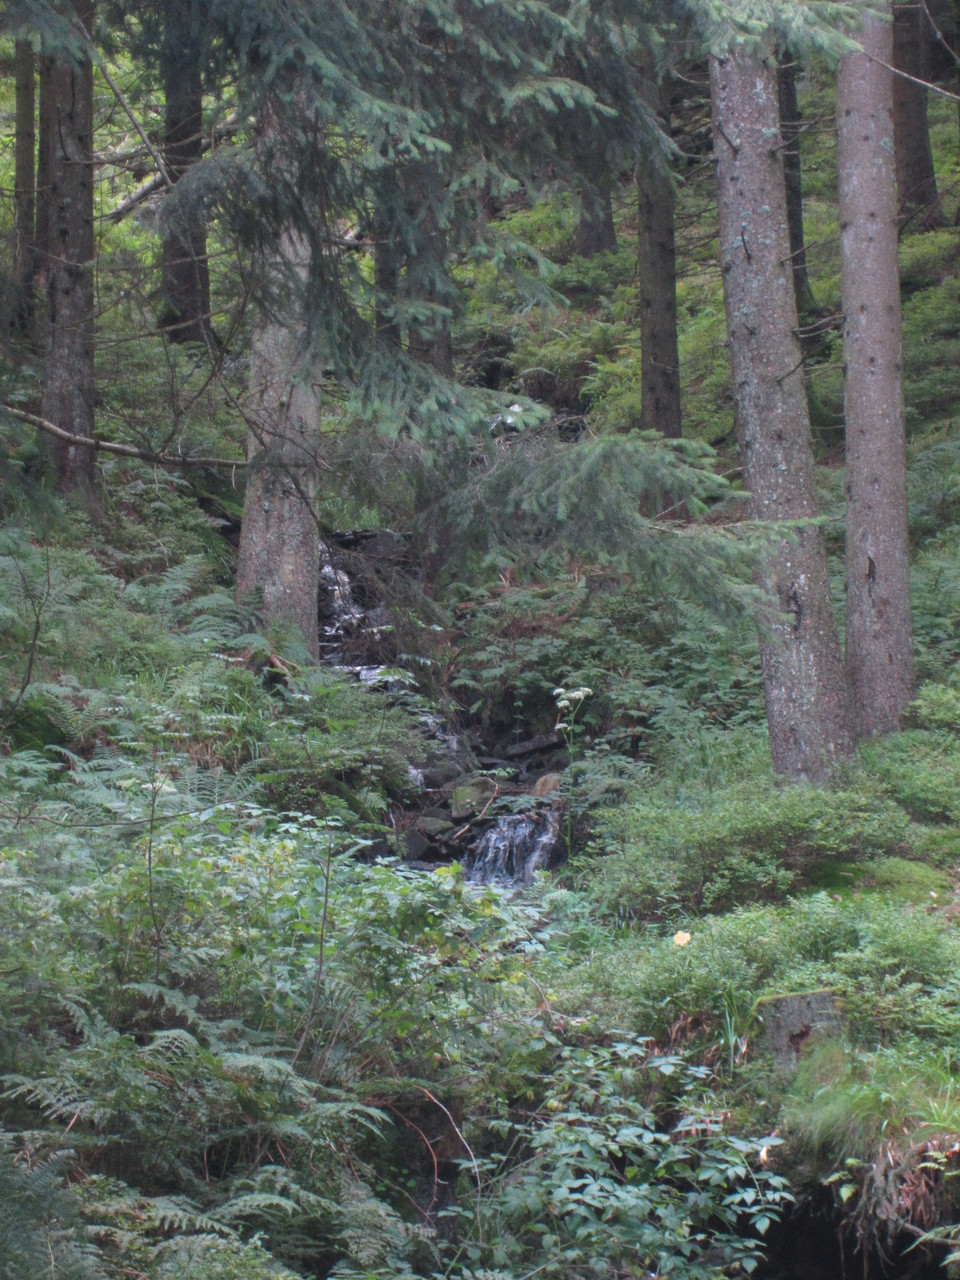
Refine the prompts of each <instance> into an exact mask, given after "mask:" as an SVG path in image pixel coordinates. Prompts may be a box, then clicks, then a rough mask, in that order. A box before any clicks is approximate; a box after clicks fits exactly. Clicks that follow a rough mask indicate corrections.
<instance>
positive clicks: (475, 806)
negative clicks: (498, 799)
mask: <svg viewBox="0 0 960 1280" xmlns="http://www.w3.org/2000/svg"><path fill="white" fill-rule="evenodd" d="M496 792H497V784H496V783H495V782H494V781H493V779H492V778H482V777H481V778H467V779H466V780H465V781H463V782H459V783H458V784H457V785H456V786H455V787H454V788H453V792H452V794H451V796H450V813H451V815H452V817H453V820H454V822H460V821H462V820H463V819H464V818H473V817H475V816H476V815H477V814H478V813H479V812H480V811H481V810H482V809H483V807H484V805H486V804H489V802H490V801H491V800H492V799H493V797H494V796H495V795H496Z"/></svg>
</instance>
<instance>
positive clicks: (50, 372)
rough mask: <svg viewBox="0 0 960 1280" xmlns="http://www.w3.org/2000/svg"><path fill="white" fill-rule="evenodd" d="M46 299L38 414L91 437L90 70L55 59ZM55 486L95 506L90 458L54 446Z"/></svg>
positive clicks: (84, 7)
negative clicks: (42, 384) (41, 399)
mask: <svg viewBox="0 0 960 1280" xmlns="http://www.w3.org/2000/svg"><path fill="white" fill-rule="evenodd" d="M73 7H74V11H75V13H76V15H77V18H78V19H79V21H80V22H81V23H82V24H83V27H84V29H85V30H87V31H90V30H92V27H93V4H92V3H91V0H75V3H74V6H73ZM49 92H50V104H49V105H50V111H51V122H50V123H51V129H50V134H51V136H50V137H49V139H47V141H48V142H49V148H50V150H49V155H48V164H49V177H50V182H49V209H48V214H47V216H48V218H49V240H48V255H47V278H48V283H47V296H48V299H49V318H48V337H47V347H46V371H45V376H44V388H43V402H42V413H43V416H44V417H45V418H46V419H47V420H48V421H49V422H53V423H55V424H56V426H58V427H61V428H62V429H63V430H64V431H68V432H69V433H70V434H71V435H75V436H92V435H93V432H94V402H95V397H96V378H95V372H94V306H93V304H94V290H93V269H94V260H93V259H94V236H93V67H92V64H91V62H90V59H89V58H88V57H86V56H84V57H82V58H81V59H80V60H79V61H77V62H72V61H68V60H66V59H62V58H56V59H54V63H53V66H52V68H51V71H50V83H49ZM53 456H54V462H55V465H56V469H57V475H58V485H59V488H60V490H61V491H62V492H67V493H69V492H74V493H77V494H78V495H79V496H81V497H82V498H83V499H84V500H85V501H86V502H87V503H88V505H90V506H91V507H92V508H94V509H95V508H96V498H95V487H94V475H95V472H94V454H93V450H92V449H89V448H77V447H75V446H73V445H70V444H66V443H64V442H60V441H57V442H56V443H55V445H54V448H53Z"/></svg>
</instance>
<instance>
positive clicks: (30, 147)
mask: <svg viewBox="0 0 960 1280" xmlns="http://www.w3.org/2000/svg"><path fill="white" fill-rule="evenodd" d="M35 63H36V59H35V57H34V53H33V47H32V45H31V44H30V43H29V41H26V40H18V41H17V42H16V49H15V64H16V140H15V159H14V179H13V183H14V193H13V205H14V208H13V237H14V245H13V251H14V276H15V280H16V288H17V298H16V314H15V316H14V318H13V322H14V328H15V329H16V330H17V332H19V333H20V334H29V333H31V332H32V330H33V236H34V220H35V217H36V150H37V147H36V97H37V95H36V67H35Z"/></svg>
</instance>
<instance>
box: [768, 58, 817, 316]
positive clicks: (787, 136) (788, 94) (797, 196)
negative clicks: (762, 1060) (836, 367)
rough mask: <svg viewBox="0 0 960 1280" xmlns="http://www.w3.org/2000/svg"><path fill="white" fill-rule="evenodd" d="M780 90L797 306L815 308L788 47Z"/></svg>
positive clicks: (794, 69)
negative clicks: (809, 268)
mask: <svg viewBox="0 0 960 1280" xmlns="http://www.w3.org/2000/svg"><path fill="white" fill-rule="evenodd" d="M777 84H778V87H779V91H780V136H781V138H782V139H783V178H784V183H785V185H786V190H787V228H788V230H789V232H790V262H791V264H792V265H793V291H794V293H795V294H796V297H797V310H798V311H804V312H811V311H815V310H816V306H817V304H816V301H815V299H814V296H813V290H812V289H811V288H810V278H809V276H808V275H807V248H806V244H805V243H804V238H803V173H802V169H801V165H800V107H799V104H798V102H797V64H796V62H795V61H794V59H793V55H792V54H791V53H790V52H789V51H787V52H785V53H784V54H783V56H782V57H781V58H780V59H779V61H778V64H777Z"/></svg>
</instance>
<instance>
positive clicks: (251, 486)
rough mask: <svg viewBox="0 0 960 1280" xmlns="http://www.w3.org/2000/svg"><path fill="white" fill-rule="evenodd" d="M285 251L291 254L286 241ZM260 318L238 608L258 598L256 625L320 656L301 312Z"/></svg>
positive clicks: (314, 409) (312, 432) (312, 458)
mask: <svg viewBox="0 0 960 1280" xmlns="http://www.w3.org/2000/svg"><path fill="white" fill-rule="evenodd" d="M284 249H285V252H286V253H287V255H292V254H293V253H294V252H295V251H296V250H297V246H296V244H295V243H294V241H293V239H292V237H287V238H286V239H285V244H284ZM290 311H291V313H292V314H290V315H279V316H273V315H271V316H266V315H265V316H264V317H263V318H262V320H261V322H260V324H259V325H258V327H257V329H256V331H255V333H254V336H253V342H252V348H251V353H250V394H249V399H248V402H247V403H248V411H249V417H250V421H251V428H250V435H249V439H248V444H247V457H248V459H249V461H250V463H251V466H250V469H249V472H248V478H247V489H246V493H245V495H244V502H243V519H242V523H241V526H240V560H239V564H238V566H237V584H236V597H237V602H238V604H244V603H247V604H249V603H250V601H251V599H252V598H253V597H254V596H255V595H256V596H259V600H258V602H257V604H258V611H259V614H260V618H261V621H262V623H263V624H264V625H266V626H269V625H270V623H272V622H285V623H290V624H293V625H294V626H296V627H298V628H299V630H300V631H301V632H302V634H303V639H304V643H305V645H306V648H307V651H308V652H309V654H310V656H311V657H312V658H314V659H316V658H317V657H318V653H319V649H318V640H319V636H318V620H317V609H318V594H319V590H320V541H319V535H318V532H317V523H316V517H315V514H314V501H315V498H316V489H317V449H318V447H319V437H320V395H319V392H318V390H317V389H316V388H315V386H314V384H313V380H312V377H311V370H310V368H309V366H307V365H306V364H305V362H304V355H303V325H302V320H301V313H302V307H299V305H298V306H293V305H291V308H290Z"/></svg>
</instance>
